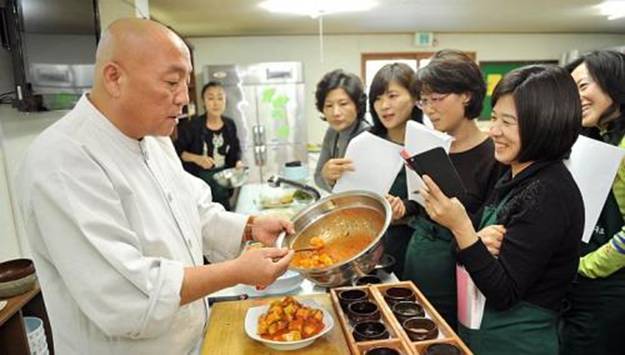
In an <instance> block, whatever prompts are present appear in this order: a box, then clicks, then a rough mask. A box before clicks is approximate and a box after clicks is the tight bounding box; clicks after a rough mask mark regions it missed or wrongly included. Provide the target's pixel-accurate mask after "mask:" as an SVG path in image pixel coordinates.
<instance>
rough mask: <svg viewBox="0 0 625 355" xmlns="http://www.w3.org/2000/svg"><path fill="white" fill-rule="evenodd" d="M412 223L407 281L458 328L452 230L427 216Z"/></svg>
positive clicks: (447, 320)
mask: <svg viewBox="0 0 625 355" xmlns="http://www.w3.org/2000/svg"><path fill="white" fill-rule="evenodd" d="M409 225H410V226H411V227H412V228H414V229H415V231H414V233H412V237H411V238H410V242H409V243H408V246H407V248H406V257H405V261H404V274H403V279H404V280H410V281H412V282H414V284H415V285H416V286H417V287H418V288H419V290H420V291H421V292H423V294H424V295H425V297H426V298H427V299H428V301H430V303H432V305H433V306H434V308H436V310H437V311H438V313H440V314H441V316H442V317H443V318H444V319H445V321H446V322H447V324H449V325H450V326H451V327H452V328H454V329H456V327H457V323H458V319H457V314H456V310H457V303H456V302H457V301H456V299H457V296H456V255H455V251H454V250H453V247H452V244H451V241H452V239H453V235H452V234H451V232H450V231H449V230H448V229H447V228H445V227H443V226H441V225H440V224H438V223H435V222H433V221H431V220H429V219H427V218H425V217H424V216H416V217H414V218H412V219H411V220H410V223H409Z"/></svg>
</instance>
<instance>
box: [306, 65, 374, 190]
mask: <svg viewBox="0 0 625 355" xmlns="http://www.w3.org/2000/svg"><path fill="white" fill-rule="evenodd" d="M315 99H316V106H317V110H319V112H320V113H321V114H322V115H323V116H322V119H323V120H324V121H327V122H328V124H329V125H330V127H328V129H327V130H326V134H325V136H324V137H323V143H322V145H321V153H320V154H319V160H318V161H317V167H316V169H315V183H316V184H317V186H318V187H320V188H322V189H324V190H327V191H331V190H332V187H333V186H334V184H335V183H336V181H337V180H338V179H339V178H340V177H341V176H343V173H344V172H345V171H350V170H353V169H354V168H353V166H352V161H351V160H350V159H347V158H343V157H344V156H345V149H346V148H347V144H348V143H349V141H351V140H352V138H354V137H356V136H357V135H358V134H359V133H361V132H362V131H365V130H367V129H368V128H369V123H367V121H365V119H364V116H365V110H366V105H367V96H366V95H365V93H364V90H363V87H362V82H361V81H360V78H358V77H357V76H356V75H354V74H352V73H346V72H344V71H343V70H341V69H337V70H333V71H331V72H329V73H327V74H326V75H324V76H323V78H322V79H321V81H319V83H318V84H317V90H316V91H315Z"/></svg>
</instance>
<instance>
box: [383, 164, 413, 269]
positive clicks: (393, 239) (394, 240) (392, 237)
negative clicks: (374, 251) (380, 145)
mask: <svg viewBox="0 0 625 355" xmlns="http://www.w3.org/2000/svg"><path fill="white" fill-rule="evenodd" d="M389 194H391V195H393V196H397V197H399V198H401V199H406V198H407V196H408V191H407V188H406V169H405V168H404V167H402V168H401V170H400V171H399V174H397V177H396V178H395V181H393V185H392V186H391V189H390V191H389ZM412 232H413V229H412V227H410V226H408V225H407V224H405V223H403V222H399V223H397V224H391V226H390V227H388V229H387V230H386V233H385V234H384V237H383V239H382V241H383V244H384V253H386V254H389V255H391V256H393V257H394V258H395V265H393V266H392V272H393V273H395V276H397V277H398V278H401V277H402V275H403V270H404V257H405V254H406V247H407V246H408V242H409V241H410V236H411V235H412Z"/></svg>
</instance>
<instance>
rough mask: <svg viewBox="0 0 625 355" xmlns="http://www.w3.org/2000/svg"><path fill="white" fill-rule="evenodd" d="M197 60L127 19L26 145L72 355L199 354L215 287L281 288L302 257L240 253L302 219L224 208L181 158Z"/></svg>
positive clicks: (56, 322)
mask: <svg viewBox="0 0 625 355" xmlns="http://www.w3.org/2000/svg"><path fill="white" fill-rule="evenodd" d="M191 69H192V68H191V58H190V54H189V51H188V49H187V47H186V46H185V44H184V43H183V41H182V40H181V39H180V38H179V37H178V36H177V35H176V34H174V33H173V32H172V31H170V30H168V29H167V28H165V27H163V26H162V25H160V24H157V23H155V22H151V21H148V20H139V19H123V20H118V21H116V22H114V23H113V24H111V26H110V27H109V28H108V29H107V30H106V31H105V32H104V34H103V35H102V39H101V41H100V44H99V45H98V51H97V55H96V68H95V80H94V87H93V88H92V90H91V92H90V93H87V94H85V95H84V96H83V97H82V98H81V99H80V101H79V102H78V103H77V104H76V107H74V109H73V110H71V111H70V112H69V113H68V114H67V115H65V116H64V117H63V118H61V119H60V120H59V121H58V122H57V123H55V124H54V125H52V126H51V127H50V128H48V129H47V130H45V131H44V132H43V133H42V134H41V135H40V136H39V137H37V139H36V140H35V142H34V143H33V144H32V146H31V147H30V149H29V152H28V153H27V155H26V158H25V161H24V163H23V167H22V170H21V172H20V176H19V179H18V181H19V186H18V196H19V203H20V209H21V212H22V216H23V218H24V220H25V225H26V229H27V234H28V238H29V244H30V246H31V249H32V253H33V258H34V261H35V265H36V269H37V274H38V276H39V280H40V284H41V288H42V291H43V295H44V299H45V301H46V305H47V309H48V313H49V316H50V322H51V324H52V333H53V336H54V344H55V350H56V352H57V353H59V354H63V355H66V354H80V355H86V354H189V353H195V352H197V351H198V349H199V346H200V343H201V339H202V335H203V331H204V327H205V325H206V321H207V318H208V311H209V310H208V304H207V303H206V302H205V298H204V296H206V295H207V294H210V293H212V292H214V291H217V290H219V289H222V288H225V287H229V286H233V285H236V284H239V283H244V284H250V285H268V284H270V283H271V282H273V281H274V280H275V279H276V278H277V277H278V276H279V275H281V274H282V273H283V272H284V271H285V270H286V268H287V265H288V263H289V262H290V260H291V258H292V257H293V253H292V251H291V252H288V251H286V250H283V249H277V248H263V249H260V250H254V251H250V252H247V253H244V254H242V255H241V256H238V257H237V255H239V252H240V248H241V245H242V242H244V241H245V240H246V239H255V240H257V241H260V242H263V243H264V244H266V245H272V244H273V243H274V242H275V238H276V236H277V234H278V233H279V232H280V231H282V230H287V231H288V232H293V227H292V225H291V224H290V223H289V222H288V221H285V220H280V219H271V218H264V219H263V218H256V219H254V218H248V217H246V216H242V215H238V214H234V213H230V212H226V211H224V209H223V207H221V205H219V204H216V203H212V202H211V191H210V188H208V186H207V185H206V184H205V183H204V182H203V181H201V180H199V179H197V178H195V177H193V176H191V175H189V174H187V173H186V172H185V171H184V170H183V169H182V166H181V164H180V161H179V159H178V157H177V155H176V152H175V150H174V148H173V146H172V144H171V142H170V140H169V138H168V137H167V136H168V135H169V134H170V133H171V132H172V130H173V128H174V126H175V124H176V118H177V117H178V116H179V115H180V114H181V112H182V107H183V106H184V105H185V104H187V103H188V100H189V99H188V93H187V91H188V87H187V84H188V80H189V76H190V75H191ZM203 255H206V256H207V257H208V259H209V260H211V261H212V262H213V264H211V265H206V266H204V265H202V264H203V263H202V256H203ZM276 259H278V261H274V260H276Z"/></svg>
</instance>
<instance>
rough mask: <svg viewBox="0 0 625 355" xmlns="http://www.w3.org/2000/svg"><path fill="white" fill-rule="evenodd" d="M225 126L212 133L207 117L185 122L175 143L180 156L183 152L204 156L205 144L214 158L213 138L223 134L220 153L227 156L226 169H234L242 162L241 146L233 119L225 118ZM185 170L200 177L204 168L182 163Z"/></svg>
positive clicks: (208, 153)
mask: <svg viewBox="0 0 625 355" xmlns="http://www.w3.org/2000/svg"><path fill="white" fill-rule="evenodd" d="M222 119H223V122H224V125H223V127H222V128H221V129H220V130H219V131H212V130H210V129H208V128H207V127H206V115H205V114H203V115H201V116H195V117H193V118H192V119H190V120H189V121H188V122H185V123H184V124H182V125H181V126H180V128H179V129H178V139H177V140H176V141H175V142H174V146H175V147H176V152H177V153H178V156H181V155H182V153H183V152H185V151H186V152H189V153H193V154H202V153H203V148H204V142H206V146H207V155H208V156H210V157H212V158H214V157H213V142H212V137H213V135H214V134H215V133H220V132H221V133H222V135H223V140H224V142H223V145H222V147H221V148H220V149H218V152H219V153H220V154H221V155H224V156H225V158H226V159H225V167H227V168H232V167H234V166H235V164H236V163H237V161H239V160H241V146H240V145H239V138H237V128H236V125H235V124H234V121H233V120H232V119H231V118H228V117H223V116H222ZM182 165H183V166H184V169H185V170H186V171H188V172H189V173H191V174H193V175H196V176H197V175H198V173H199V172H200V171H201V170H202V168H201V167H200V166H199V165H197V164H194V163H188V162H184V161H183V162H182Z"/></svg>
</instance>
